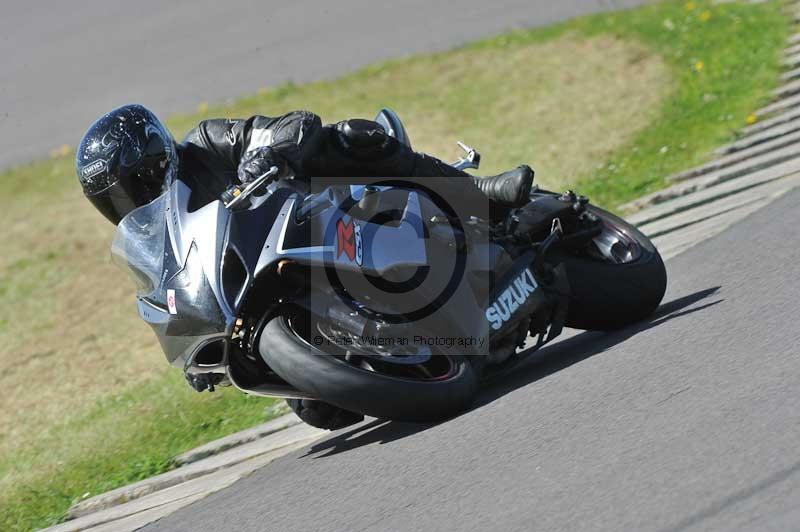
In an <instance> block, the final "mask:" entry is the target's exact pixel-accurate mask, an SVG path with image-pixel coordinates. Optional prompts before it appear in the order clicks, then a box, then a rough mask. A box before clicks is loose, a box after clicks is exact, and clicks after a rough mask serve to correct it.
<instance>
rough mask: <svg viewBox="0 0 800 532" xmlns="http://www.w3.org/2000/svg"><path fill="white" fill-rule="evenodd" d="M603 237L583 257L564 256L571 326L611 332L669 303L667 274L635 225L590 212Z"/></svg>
mask: <svg viewBox="0 0 800 532" xmlns="http://www.w3.org/2000/svg"><path fill="white" fill-rule="evenodd" d="M589 210H590V211H591V212H592V213H593V214H594V215H595V216H597V217H598V218H600V220H601V221H602V224H603V231H602V233H601V234H600V235H599V236H597V237H595V238H594V239H593V240H592V242H591V243H590V244H589V245H588V246H587V247H586V249H583V250H581V251H579V252H578V253H562V254H560V255H559V256H558V257H557V260H560V261H563V264H564V267H565V268H566V271H567V276H568V277H567V278H568V279H569V283H570V291H571V294H572V297H571V300H570V306H569V312H568V315H567V322H566V325H567V326H568V327H573V328H575V329H588V330H609V329H617V328H620V327H625V326H626V325H630V324H631V323H634V322H637V321H640V320H642V319H644V318H647V317H648V316H650V315H651V314H652V313H653V312H654V311H655V310H656V308H658V305H659V304H660V303H661V299H662V298H663V297H664V292H665V291H666V288H667V272H666V269H665V267H664V262H663V261H662V260H661V256H660V255H659V253H658V250H656V248H655V246H654V245H653V243H652V242H650V240H649V239H648V238H647V237H646V236H645V235H644V234H642V233H641V232H640V231H639V230H638V229H636V227H634V226H633V225H632V224H630V223H628V222H626V221H625V220H623V219H622V218H619V217H618V216H614V215H613V214H611V213H609V212H607V211H604V210H602V209H599V208H597V207H594V206H590V207H589Z"/></svg>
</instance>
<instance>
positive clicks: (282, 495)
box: [144, 189, 800, 532]
mask: <svg viewBox="0 0 800 532" xmlns="http://www.w3.org/2000/svg"><path fill="white" fill-rule="evenodd" d="M798 204H800V189H798V190H795V191H793V192H791V193H789V194H787V195H786V196H784V197H783V198H781V199H779V200H778V201H776V202H775V203H773V204H772V205H771V206H769V207H767V208H766V209H762V210H761V211H759V212H757V213H756V214H754V215H752V216H751V217H750V218H747V219H745V220H743V221H742V222H740V223H738V224H737V225H734V226H733V227H731V228H730V229H728V230H727V231H725V232H723V233H722V234H720V235H718V236H716V237H714V238H712V239H711V240H708V241H706V242H704V243H702V244H700V245H698V246H697V247H695V248H692V249H691V250H689V251H688V252H686V253H684V254H682V255H679V256H678V257H675V258H674V259H672V260H670V261H669V262H668V263H667V268H668V272H669V276H670V285H669V288H668V292H667V295H666V297H665V299H664V301H665V303H664V304H663V305H662V307H661V308H660V309H659V311H658V312H657V314H656V315H655V316H654V317H653V318H652V319H651V320H649V321H648V322H645V323H642V324H639V325H635V326H632V327H630V328H627V329H624V330H622V331H618V332H615V333H609V334H601V333H576V334H574V335H573V336H571V337H569V338H567V339H565V340H562V341H561V342H558V343H556V344H554V345H552V346H550V347H548V348H545V349H544V350H543V351H541V352H540V353H538V354H537V355H536V357H535V358H532V359H531V360H530V362H529V363H527V364H526V365H525V366H523V367H522V368H521V369H520V370H519V371H518V372H516V373H515V374H514V375H513V376H512V377H511V378H510V379H509V380H507V381H504V382H502V383H499V384H496V385H494V386H493V387H490V388H488V389H487V390H485V391H484V392H483V394H482V395H481V397H480V400H479V402H478V405H477V407H476V408H475V409H474V410H472V411H470V412H468V413H466V414H464V415H462V416H460V417H458V418H455V419H452V420H450V421H447V422H445V423H441V424H438V425H415V424H404V423H393V422H383V423H381V422H376V421H373V422H371V423H364V424H362V425H360V426H357V427H356V428H355V429H350V430H347V429H345V430H344V431H340V432H339V433H335V434H333V435H332V436H331V437H329V438H327V439H324V440H321V441H319V442H317V443H315V444H314V445H313V446H311V447H310V448H308V449H306V450H304V451H301V452H297V453H294V454H291V455H287V456H286V457H284V458H281V459H279V460H278V461H276V462H273V463H272V464H270V465H268V466H266V467H265V468H263V469H261V470H259V471H257V472H255V473H253V474H252V475H251V476H250V477H248V478H246V479H244V480H242V481H239V482H238V483H236V484H234V485H233V486H231V487H229V488H227V489H225V490H223V491H220V492H218V493H216V494H213V495H211V496H209V497H207V498H206V499H203V500H201V501H199V502H197V503H195V504H193V505H191V506H188V507H186V508H183V509H182V510H179V511H178V512H176V513H175V514H172V515H171V516H169V517H166V518H164V519H162V520H161V521H158V522H156V523H154V524H152V525H150V526H148V527H146V528H145V529H144V530H147V531H149V532H154V531H161V530H164V531H170V532H179V531H198V530H237V531H267V530H269V531H271V530H275V531H282V532H288V531H295V530H296V531H311V530H319V531H366V530H369V531H384V530H385V531H398V530H403V531H425V532H429V531H433V530H447V531H455V530H458V531H473V530H474V531H482V532H485V531H487V530H492V531H494V530H497V531H504V532H505V531H516V530H519V531H530V530H565V531H579V530H586V531H597V530H609V531H620V530H635V531H645V530H647V531H650V530H652V531H665V532H666V531H670V532H677V531H695V530H758V531H771V530H775V531H778V530H790V529H791V530H796V529H797V527H798V524H799V523H800V505H798V501H800V455H799V454H798V452H797V450H798V449H799V448H800V347H798V345H800V326H799V325H798V321H797V320H798V316H800V287H798V284H797V282H796V281H797V279H798V278H799V277H800V246H798V233H797V228H798V227H800V209H798V208H797V205H798Z"/></svg>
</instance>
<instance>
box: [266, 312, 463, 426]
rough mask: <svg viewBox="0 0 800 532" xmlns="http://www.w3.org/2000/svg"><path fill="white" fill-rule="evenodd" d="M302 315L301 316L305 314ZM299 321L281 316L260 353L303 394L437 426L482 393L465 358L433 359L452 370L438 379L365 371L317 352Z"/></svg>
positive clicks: (337, 356) (338, 357) (382, 415)
mask: <svg viewBox="0 0 800 532" xmlns="http://www.w3.org/2000/svg"><path fill="white" fill-rule="evenodd" d="M301 314H302V313H301ZM300 320H301V318H298V317H296V316H295V317H287V316H276V317H274V318H273V319H272V320H270V321H269V322H268V323H267V324H266V325H265V326H264V329H263V330H262V332H261V337H260V339H259V344H258V345H259V351H260V353H261V356H262V358H263V359H264V361H265V362H266V363H267V364H268V365H269V367H270V368H271V369H272V370H273V371H274V372H275V373H277V374H278V375H279V376H280V377H281V378H283V379H284V380H286V381H287V382H289V383H291V384H292V385H293V386H295V387H296V388H298V389H299V390H301V391H303V392H306V393H308V394H311V395H312V396H314V397H316V398H318V399H320V400H322V401H325V402H327V403H330V404H332V405H335V406H337V407H339V408H342V409H344V410H348V411H351V412H358V413H361V414H365V415H368V416H372V417H376V418H381V419H393V420H399V421H417V422H419V421H437V420H442V419H446V418H449V417H452V416H454V415H456V414H458V413H460V412H462V411H464V410H466V409H467V408H468V407H469V405H470V404H471V402H472V400H473V399H474V397H475V394H476V393H477V389H478V378H477V375H476V372H475V370H474V368H473V367H472V365H471V364H470V362H469V361H468V360H467V358H466V357H463V356H462V357H456V356H450V355H433V357H432V358H436V359H437V360H436V363H438V364H443V363H444V362H445V361H444V360H443V359H444V357H446V358H447V363H448V364H449V366H448V369H447V371H446V372H444V373H443V374H442V375H439V376H437V377H436V378H434V379H428V380H425V379H415V378H410V377H406V376H397V375H391V374H387V373H386V372H379V371H376V370H374V369H365V367H363V366H362V367H359V366H357V365H354V364H352V363H351V362H349V361H348V360H346V359H345V357H344V356H343V355H342V354H341V353H326V352H324V351H322V350H321V349H320V348H318V347H316V346H315V345H314V343H313V342H311V341H309V337H311V338H313V336H314V334H313V333H312V331H313V327H309V326H308V325H307V324H306V325H305V326H302V325H301V326H297V324H296V323H295V322H296V321H300Z"/></svg>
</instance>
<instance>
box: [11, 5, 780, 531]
mask: <svg viewBox="0 0 800 532" xmlns="http://www.w3.org/2000/svg"><path fill="white" fill-rule="evenodd" d="M688 7H692V9H689V8H688ZM788 31H789V21H788V18H787V17H785V16H784V15H782V14H781V13H780V10H779V9H778V3H777V2H770V3H766V4H757V5H749V4H743V3H726V4H720V5H712V3H711V2H694V3H691V5H689V4H686V3H684V2H683V1H680V2H672V1H670V2H664V3H659V4H652V5H647V6H644V7H640V8H637V9H633V10H630V11H624V12H618V13H613V14H602V15H596V16H590V17H584V18H580V19H576V20H573V21H569V22H566V23H564V24H559V25H556V26H552V27H549V28H544V29H537V30H533V31H516V32H512V33H509V34H506V35H502V36H499V37H495V38H491V39H487V40H483V41H480V42H476V43H473V44H470V45H468V46H465V47H462V48H460V49H458V50H454V51H451V52H446V53H439V54H432V55H421V56H413V57H408V58H402V59H397V60H392V61H388V62H383V63H380V64H377V65H373V66H370V67H367V68H365V69H361V70H359V71H357V72H354V73H352V74H348V75H345V76H343V77H341V78H339V79H336V80H330V81H323V82H318V83H311V84H306V85H293V84H286V85H282V86H280V87H278V88H273V89H268V90H263V91H260V92H259V93H258V94H256V95H253V96H250V97H245V98H242V99H239V100H237V101H235V102H233V103H230V104H226V105H219V106H215V105H210V106H208V105H202V106H201V107H200V109H199V110H198V112H197V113H194V114H191V115H182V116H174V117H172V118H170V119H169V121H168V124H169V126H170V128H171V129H172V130H173V132H175V133H176V135H178V136H180V135H182V134H183V133H184V132H185V131H186V130H188V129H189V128H190V127H192V126H193V125H194V124H196V123H197V122H198V121H199V120H201V119H203V118H207V117H212V116H247V115H250V114H254V113H260V114H267V115H270V114H279V113H283V112H285V111H288V110H290V109H296V108H307V109H311V110H314V111H316V112H317V113H319V114H321V115H322V116H323V118H324V119H325V120H326V121H335V120H338V119H341V118H345V117H350V116H372V115H373V114H374V113H375V111H376V110H377V109H378V108H379V107H381V106H383V105H389V106H391V107H393V108H395V110H397V111H398V112H399V114H400V115H401V117H403V119H404V121H405V122H407V125H408V128H409V132H410V134H411V138H412V141H413V142H414V144H415V146H416V147H417V148H418V149H421V150H424V151H427V152H430V153H434V154H436V155H439V156H442V157H443V158H445V159H449V158H454V157H455V156H456V155H457V150H456V149H455V148H454V141H455V140H459V139H460V140H465V141H467V142H468V143H469V144H472V145H474V146H475V147H477V148H478V149H479V150H480V151H481V152H482V154H483V159H484V163H483V168H482V169H481V171H482V172H485V173H488V172H492V171H499V170H502V169H506V168H509V167H512V166H515V165H517V164H520V163H522V162H526V163H528V164H531V165H532V166H533V167H534V168H536V170H537V180H538V181H539V182H541V183H542V184H543V185H545V186H548V187H554V188H563V187H567V186H570V187H573V188H576V189H577V190H578V191H579V192H581V193H585V194H588V195H590V196H591V197H592V198H593V200H595V202H596V203H598V204H601V205H603V206H609V207H612V208H613V207H617V206H619V205H620V204H621V203H623V202H624V201H627V200H629V199H632V198H634V197H637V196H639V195H641V194H644V193H646V192H648V191H651V190H654V189H656V188H658V187H660V186H663V184H664V178H665V176H667V175H668V174H670V173H672V172H675V171H679V170H683V169H685V168H687V167H690V166H692V165H694V164H697V163H700V162H702V161H704V160H705V159H706V158H707V157H708V154H709V152H710V151H711V150H712V149H713V148H714V147H716V146H718V145H720V144H722V143H724V142H726V141H728V140H730V139H731V138H732V137H733V135H734V132H735V131H736V130H737V129H738V128H739V127H741V126H742V125H744V123H745V121H746V119H747V117H748V115H749V114H750V113H751V112H752V111H753V110H755V109H756V108H757V107H758V106H759V105H761V104H762V103H764V102H765V101H766V100H767V99H768V98H769V91H770V89H771V88H772V87H774V86H775V85H776V83H777V73H778V69H779V61H780V59H779V57H780V50H781V49H782V48H783V47H784V44H785V42H786V37H787V35H788ZM143 103H145V104H146V103H147V102H143ZM99 112H101V110H98V113H99ZM76 141H77V139H76ZM0 209H2V213H3V214H2V220H3V224H4V231H3V232H0V247H2V249H3V250H4V253H3V255H2V256H0V364H2V365H3V367H4V368H6V370H5V371H4V372H3V373H2V374H0V387H2V388H3V390H4V409H3V411H2V412H0V529H2V530H24V529H30V528H33V527H41V526H45V525H48V524H51V523H53V522H55V521H57V520H59V519H60V518H62V516H63V514H64V511H65V510H66V509H67V508H68V506H69V505H70V503H71V502H73V501H74V500H76V499H79V498H80V497H82V496H83V495H84V494H86V493H90V494H96V493H98V492H101V491H104V490H107V489H112V488H114V487H117V486H119V485H123V484H125V483H127V482H129V481H132V480H136V479H138V478H142V477H144V476H148V475H150V474H153V473H157V472H160V471H163V470H165V469H168V468H169V467H171V459H172V457H173V456H175V455H176V454H177V453H180V452H182V451H184V450H186V449H188V448H191V447H193V446H195V445H198V444H201V443H203V442H206V441H208V440H210V439H213V438H216V437H219V436H221V435H223V434H226V433H229V432H233V431H235V430H238V429H241V428H244V427H246V426H249V425H251V424H253V423H256V422H258V421H261V420H263V419H264V414H263V411H264V407H265V406H267V405H268V404H269V403H268V402H267V401H264V400H262V399H257V398H248V397H245V396H242V395H241V394H239V393H238V392H236V391H234V390H223V391H221V392H218V393H216V394H202V395H199V394H195V393H194V392H192V391H190V390H189V388H188V387H187V386H186V385H185V383H183V381H182V378H181V376H180V374H179V373H180V372H179V371H176V370H172V369H171V368H169V367H168V366H167V365H166V363H165V361H164V359H163V356H162V355H161V354H160V352H159V348H158V345H157V344H156V342H155V341H154V339H153V337H152V334H151V333H150V331H149V330H148V329H147V327H146V326H145V325H143V324H142V323H141V322H140V321H139V320H138V318H137V316H136V314H135V311H134V309H133V308H134V307H133V304H132V299H131V293H132V286H131V285H129V284H128V282H127V281H123V279H125V276H124V275H123V274H122V273H121V272H119V271H117V270H116V269H115V268H114V267H113V266H112V265H111V263H110V260H109V258H108V256H109V253H108V245H109V241H110V236H111V232H112V228H111V227H110V225H109V224H107V223H106V222H105V221H104V220H102V219H101V217H100V216H99V215H98V214H97V213H95V212H94V211H93V210H92V209H91V208H90V207H89V206H88V204H87V203H86V202H85V201H84V200H83V198H82V197H81V195H80V193H79V191H78V189H77V185H76V184H75V179H74V174H73V169H72V161H71V160H70V158H69V157H56V158H53V159H49V160H45V161H40V162H37V163H34V164H31V165H26V166H24V167H20V168H15V169H11V170H8V171H6V172H4V173H2V175H0ZM32 213H35V215H33V214H32Z"/></svg>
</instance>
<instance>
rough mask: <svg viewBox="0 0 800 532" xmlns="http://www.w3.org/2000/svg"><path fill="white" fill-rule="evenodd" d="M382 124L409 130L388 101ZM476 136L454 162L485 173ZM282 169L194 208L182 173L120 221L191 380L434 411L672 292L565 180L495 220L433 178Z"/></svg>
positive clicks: (631, 240) (141, 284) (645, 251)
mask: <svg viewBox="0 0 800 532" xmlns="http://www.w3.org/2000/svg"><path fill="white" fill-rule="evenodd" d="M377 121H378V122H379V123H381V124H382V125H383V127H384V128H385V129H386V131H387V132H388V133H389V134H391V135H393V136H395V137H396V138H397V139H398V140H400V141H401V142H405V143H408V136H407V134H406V132H405V129H404V128H403V125H402V123H401V122H400V120H399V119H398V118H397V116H396V115H395V114H394V113H392V112H391V111H389V110H383V111H381V113H380V114H379V115H378V117H377ZM462 147H464V146H463V145H462ZM465 148H466V147H465ZM466 149H467V152H468V153H467V155H466V156H465V157H464V158H462V159H460V160H459V161H458V162H457V163H456V166H457V167H459V168H462V169H464V168H477V159H478V156H477V154H476V153H475V152H474V151H473V150H471V149H468V148H466ZM276 171H277V169H276V168H273V170H272V171H271V172H270V173H268V174H267V175H264V176H262V177H261V178H259V179H258V180H256V181H254V182H252V183H250V184H249V185H247V186H246V187H244V188H241V187H237V186H232V187H231V188H230V189H229V190H227V191H226V192H225V194H223V197H220V198H219V199H218V200H214V201H211V202H206V203H205V204H201V205H198V204H196V203H197V202H196V201H195V202H193V201H192V190H191V189H190V188H189V187H188V186H187V185H186V184H185V183H184V182H183V181H181V180H178V179H175V180H174V181H172V182H171V183H169V184H168V187H167V189H166V191H165V192H164V194H163V195H161V196H160V197H159V198H158V199H156V200H155V201H153V202H152V203H150V204H148V205H145V206H143V207H141V208H139V209H137V210H135V211H133V212H131V213H130V214H129V215H128V216H127V217H126V218H125V219H123V220H122V221H121V222H120V224H119V225H118V228H117V232H116V235H115V238H114V243H113V254H114V257H115V258H116V260H117V261H118V262H120V263H121V264H123V265H124V266H125V267H126V268H127V269H128V270H130V272H132V274H133V277H134V279H135V280H136V282H137V287H138V296H137V304H138V310H139V313H140V315H141V317H142V318H143V319H144V320H145V321H146V322H147V323H149V324H150V325H151V326H152V328H153V329H154V331H155V333H156V335H157V336H158V339H159V342H160V343H161V346H162V348H163V350H164V353H165V354H166V356H167V359H168V360H169V362H170V363H172V364H173V365H175V366H178V367H180V368H182V369H183V370H184V371H185V373H186V375H187V378H188V380H189V381H190V382H191V383H192V384H193V385H194V386H195V387H196V388H197V389H209V390H212V391H213V389H214V386H215V385H228V384H230V385H233V386H235V387H237V388H238V389H240V390H241V391H243V392H245V393H250V394H256V395H263V396H272V397H283V398H287V399H314V400H320V401H323V402H325V403H327V404H331V405H335V406H336V407H339V408H340V409H343V410H345V411H349V412H354V413H360V414H366V415H369V416H373V417H378V418H386V419H396V420H413V421H423V420H435V419H442V418H445V417H447V416H451V415H454V414H456V413H458V412H460V411H462V410H464V409H466V408H467V407H468V406H469V405H470V402H471V401H472V399H473V397H474V396H475V394H476V391H477V389H478V385H479V383H480V382H481V380H482V379H483V378H486V377H487V376H489V375H492V374H493V373H496V372H498V371H501V370H503V369H504V368H508V367H509V365H511V364H514V363H515V362H516V361H518V360H519V359H520V357H521V355H520V348H522V347H523V346H526V344H527V345H528V346H529V347H533V348H535V347H539V346H541V345H543V344H544V343H546V342H548V341H550V340H552V339H553V338H554V337H556V336H557V335H558V334H559V333H560V332H561V330H562V328H563V327H573V328H577V329H594V330H607V329H614V328H618V327H622V326H625V325H627V324H630V323H632V322H635V321H637V320H641V319H643V318H645V317H647V316H648V315H650V314H651V313H652V312H653V311H654V310H655V309H656V307H657V306H658V305H659V303H660V301H661V299H662V297H663V295H664V291H665V288H666V273H665V269H664V264H663V262H662V260H661V257H660V256H659V254H658V251H657V250H656V249H655V247H654V246H653V244H652V243H651V242H650V241H649V240H648V239H647V238H646V237H645V236H644V235H643V234H642V233H640V232H639V231H638V230H636V228H635V227H633V226H632V225H631V224H629V223H627V222H625V221H624V220H622V219H620V218H618V217H616V216H614V215H612V214H610V213H608V212H606V211H603V210H602V209H599V208H597V207H594V206H592V205H590V204H589V203H588V201H587V200H586V198H583V197H580V196H576V195H575V194H574V193H571V192H567V193H564V194H556V193H552V192H547V191H544V190H540V189H538V188H537V187H534V188H533V191H532V193H531V196H530V202H529V203H528V204H526V205H525V206H523V207H521V208H518V209H513V210H511V212H510V213H509V214H508V215H507V216H505V219H503V220H501V221H496V220H495V221H493V222H491V223H489V222H487V221H485V220H484V219H482V218H481V217H476V216H472V215H470V216H466V215H464V216H461V215H459V213H458V212H457V209H456V208H455V207H453V206H452V205H450V204H449V202H448V198H447V195H446V194H445V193H442V192H441V191H437V190H436V189H435V187H433V186H426V185H425V183H424V182H422V183H421V184H414V183H408V184H407V185H404V184H403V183H402V182H400V183H398V182H396V181H393V182H385V181H380V180H370V182H368V183H360V184H359V183H353V184H341V183H339V184H331V185H329V186H326V185H325V184H324V183H322V184H317V185H316V187H311V186H310V185H305V184H303V185H302V186H301V184H300V183H299V182H297V181H293V180H280V181H273V180H271V179H270V177H271V175H270V174H271V173H272V172H276ZM304 186H305V187H307V188H303V187H304ZM532 351H533V349H526V350H525V351H524V352H525V353H529V352H532Z"/></svg>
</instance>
